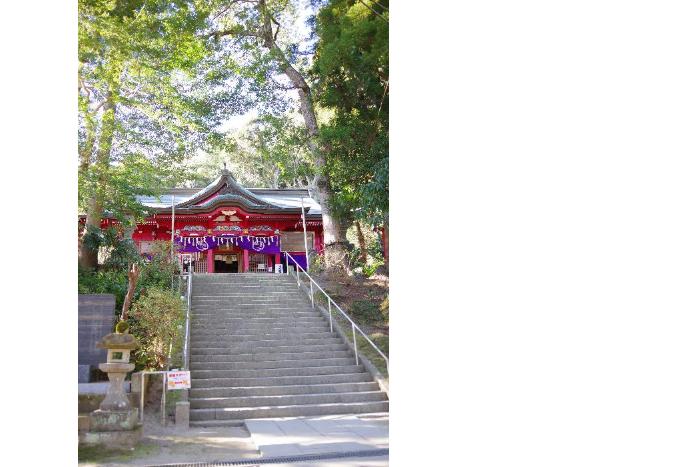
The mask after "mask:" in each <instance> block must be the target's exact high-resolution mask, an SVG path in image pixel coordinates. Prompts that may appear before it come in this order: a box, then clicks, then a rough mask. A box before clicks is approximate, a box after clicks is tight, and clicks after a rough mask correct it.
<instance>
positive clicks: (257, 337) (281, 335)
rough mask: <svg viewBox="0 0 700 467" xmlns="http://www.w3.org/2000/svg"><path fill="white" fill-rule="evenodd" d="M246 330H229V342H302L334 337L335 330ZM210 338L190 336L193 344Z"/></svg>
mask: <svg viewBox="0 0 700 467" xmlns="http://www.w3.org/2000/svg"><path fill="white" fill-rule="evenodd" d="M245 331H246V330H243V331H241V332H231V333H229V334H228V336H229V337H231V339H230V342H232V343H233V342H250V341H269V340H287V341H289V340H295V339H296V340H299V341H301V342H303V341H304V340H306V339H324V338H331V337H336V334H335V332H334V333H333V334H331V332H330V331H329V328H324V330H323V331H321V330H318V331H313V332H304V329H299V330H295V329H290V330H287V331H285V332H274V333H268V332H266V333H264V334H263V333H255V332H250V331H248V332H247V333H246V332H245ZM207 340H211V336H209V337H208V338H207V337H203V338H202V339H195V336H194V335H193V336H192V343H193V344H194V343H195V342H197V343H199V342H202V341H207Z"/></svg>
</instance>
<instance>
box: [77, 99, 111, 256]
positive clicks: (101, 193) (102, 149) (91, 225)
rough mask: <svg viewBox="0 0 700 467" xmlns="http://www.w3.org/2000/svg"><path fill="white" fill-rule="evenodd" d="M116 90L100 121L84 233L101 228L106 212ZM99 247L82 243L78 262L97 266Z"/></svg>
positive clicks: (105, 105) (106, 103)
mask: <svg viewBox="0 0 700 467" xmlns="http://www.w3.org/2000/svg"><path fill="white" fill-rule="evenodd" d="M114 99H115V97H114V91H113V90H110V91H109V92H108V93H107V101H106V102H105V104H104V112H103V113H102V118H101V122H100V137H99V143H98V146H97V153H96V161H95V165H94V169H95V172H96V175H97V177H96V178H97V180H96V183H95V184H94V185H93V189H92V190H91V191H92V193H91V195H92V197H91V199H90V203H89V206H88V210H87V216H86V220H85V231H84V234H83V235H85V234H88V233H89V232H90V231H91V230H94V229H99V228H100V224H101V221H102V215H103V213H104V202H105V193H106V189H107V186H106V185H107V171H108V170H109V160H110V153H111V151H112V140H113V137H114V129H115V115H114V114H115V108H116V105H115V102H114ZM97 252H98V250H97V249H94V248H91V246H90V245H88V244H86V243H85V242H81V243H80V251H79V254H78V263H79V264H80V265H81V266H82V267H84V268H87V269H96V268H97Z"/></svg>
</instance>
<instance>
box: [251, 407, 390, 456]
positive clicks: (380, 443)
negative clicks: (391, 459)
mask: <svg viewBox="0 0 700 467" xmlns="http://www.w3.org/2000/svg"><path fill="white" fill-rule="evenodd" d="M245 426H246V428H247V429H248V431H249V432H250V435H251V439H252V441H253V443H254V444H255V446H256V447H257V448H258V450H259V451H260V453H261V454H262V456H263V457H277V456H298V455H303V454H322V453H337V452H343V453H347V452H356V451H367V450H372V449H382V448H384V449H386V448H388V447H389V417H388V415H387V414H376V415H326V416H320V417H295V418H271V419H258V420H246V421H245ZM370 459H372V458H366V460H367V462H368V463H367V464H364V463H363V464H362V465H388V461H386V460H384V461H383V462H385V463H384V464H382V463H380V464H372V463H370ZM347 461H348V459H337V460H334V461H330V460H329V461H315V462H309V463H308V465H315V466H319V465H326V464H323V463H324V462H326V463H328V462H335V463H332V464H327V465H351V464H347V463H346V462H347ZM338 462H342V463H338ZM372 462H378V461H377V460H374V461H372ZM379 462H382V461H379ZM295 465H298V464H295ZM352 465H358V464H357V463H355V464H352Z"/></svg>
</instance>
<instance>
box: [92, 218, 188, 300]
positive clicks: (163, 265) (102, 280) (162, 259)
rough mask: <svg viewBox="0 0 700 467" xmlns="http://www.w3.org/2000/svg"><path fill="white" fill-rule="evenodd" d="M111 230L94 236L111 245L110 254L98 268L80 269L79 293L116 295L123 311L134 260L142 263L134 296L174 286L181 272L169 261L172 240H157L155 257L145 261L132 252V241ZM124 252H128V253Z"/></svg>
mask: <svg viewBox="0 0 700 467" xmlns="http://www.w3.org/2000/svg"><path fill="white" fill-rule="evenodd" d="M109 230H110V229H107V230H105V231H104V232H103V233H102V234H100V235H95V236H94V237H93V239H95V238H96V239H97V241H96V245H97V246H107V247H109V248H111V254H110V256H109V257H108V258H107V260H106V261H105V264H104V265H103V267H102V268H100V269H98V270H97V271H92V270H86V269H82V268H78V293H79V294H100V293H107V294H113V295H114V296H115V302H116V308H117V310H121V308H122V305H123V304H124V297H125V296H126V292H127V289H128V286H129V276H128V273H127V271H128V269H129V267H130V265H131V264H133V263H137V264H139V265H140V268H141V273H140V274H139V280H138V282H137V284H136V290H135V293H134V297H135V298H138V297H139V295H140V294H141V293H142V292H143V291H144V290H146V289H149V288H159V289H161V290H171V289H172V284H173V276H174V275H175V274H177V273H178V266H177V264H176V263H173V262H172V261H171V260H170V242H165V241H164V242H155V243H154V245H153V255H152V259H151V260H150V261H146V260H144V258H142V257H141V256H139V255H138V253H136V254H134V252H135V249H134V250H133V251H132V249H133V248H134V246H133V242H132V241H131V240H122V239H120V238H119V237H118V236H114V232H110V231H109ZM93 241H94V240H93ZM125 251H127V252H128V254H125V253H124V252H125Z"/></svg>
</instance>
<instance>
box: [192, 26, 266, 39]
mask: <svg viewBox="0 0 700 467" xmlns="http://www.w3.org/2000/svg"><path fill="white" fill-rule="evenodd" d="M224 36H242V37H261V36H260V34H258V33H257V32H255V31H247V30H245V29H236V28H232V29H225V30H223V31H214V32H210V33H209V34H204V35H203V36H199V37H203V38H206V39H208V38H210V37H216V38H217V39H219V38H221V37H224Z"/></svg>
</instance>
